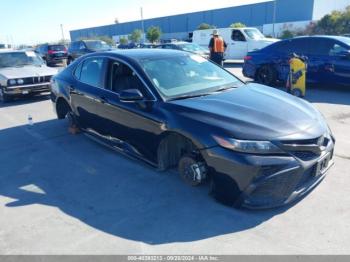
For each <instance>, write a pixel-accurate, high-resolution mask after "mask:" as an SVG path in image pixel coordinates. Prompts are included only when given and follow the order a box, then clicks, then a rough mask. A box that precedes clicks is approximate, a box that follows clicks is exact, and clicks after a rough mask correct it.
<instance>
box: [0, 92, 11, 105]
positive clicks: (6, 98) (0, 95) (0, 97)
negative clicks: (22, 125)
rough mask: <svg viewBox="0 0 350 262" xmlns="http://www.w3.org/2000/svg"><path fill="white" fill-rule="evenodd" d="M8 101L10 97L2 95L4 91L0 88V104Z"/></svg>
mask: <svg viewBox="0 0 350 262" xmlns="http://www.w3.org/2000/svg"><path fill="white" fill-rule="evenodd" d="M9 101H10V97H9V96H8V95H7V94H4V91H3V90H2V89H1V88H0V102H2V103H6V102H9Z"/></svg>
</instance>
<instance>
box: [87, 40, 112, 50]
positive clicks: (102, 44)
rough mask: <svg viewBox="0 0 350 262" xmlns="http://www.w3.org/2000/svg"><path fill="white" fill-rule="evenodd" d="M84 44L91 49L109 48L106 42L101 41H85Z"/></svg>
mask: <svg viewBox="0 0 350 262" xmlns="http://www.w3.org/2000/svg"><path fill="white" fill-rule="evenodd" d="M85 44H86V46H87V48H89V49H92V50H108V49H110V48H111V47H110V46H109V45H107V43H106V42H103V41H86V42H85Z"/></svg>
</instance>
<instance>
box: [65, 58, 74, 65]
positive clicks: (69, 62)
mask: <svg viewBox="0 0 350 262" xmlns="http://www.w3.org/2000/svg"><path fill="white" fill-rule="evenodd" d="M73 62H74V59H73V58H72V57H71V56H69V57H68V58H67V66H69V65H70V64H71V63H73Z"/></svg>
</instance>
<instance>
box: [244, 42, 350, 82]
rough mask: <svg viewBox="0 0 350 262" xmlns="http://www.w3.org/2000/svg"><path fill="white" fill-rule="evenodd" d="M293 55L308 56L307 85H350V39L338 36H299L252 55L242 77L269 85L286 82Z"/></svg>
mask: <svg viewBox="0 0 350 262" xmlns="http://www.w3.org/2000/svg"><path fill="white" fill-rule="evenodd" d="M293 53H295V54H297V55H299V56H304V57H307V64H308V71H307V82H308V83H318V84H324V85H330V84H331V85H334V84H339V85H346V86H350V39H349V38H346V37H338V36H306V37H297V38H293V39H288V40H284V41H281V42H277V43H275V44H272V45H270V46H268V47H266V48H263V49H261V50H258V51H253V52H250V53H249V54H248V55H247V56H246V57H245V62H244V66H243V74H244V76H246V77H249V78H253V79H255V81H257V82H259V83H263V84H265V85H269V86H274V85H275V84H276V82H277V81H282V82H285V81H286V80H287V76H288V72H289V58H290V55H291V54H293Z"/></svg>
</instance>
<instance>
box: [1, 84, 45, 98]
mask: <svg viewBox="0 0 350 262" xmlns="http://www.w3.org/2000/svg"><path fill="white" fill-rule="evenodd" d="M49 91H50V82H45V83H39V84H31V85H23V86H11V87H6V88H4V89H3V92H4V94H6V95H9V96H12V95H13V96H15V95H27V94H33V93H43V92H49Z"/></svg>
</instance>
